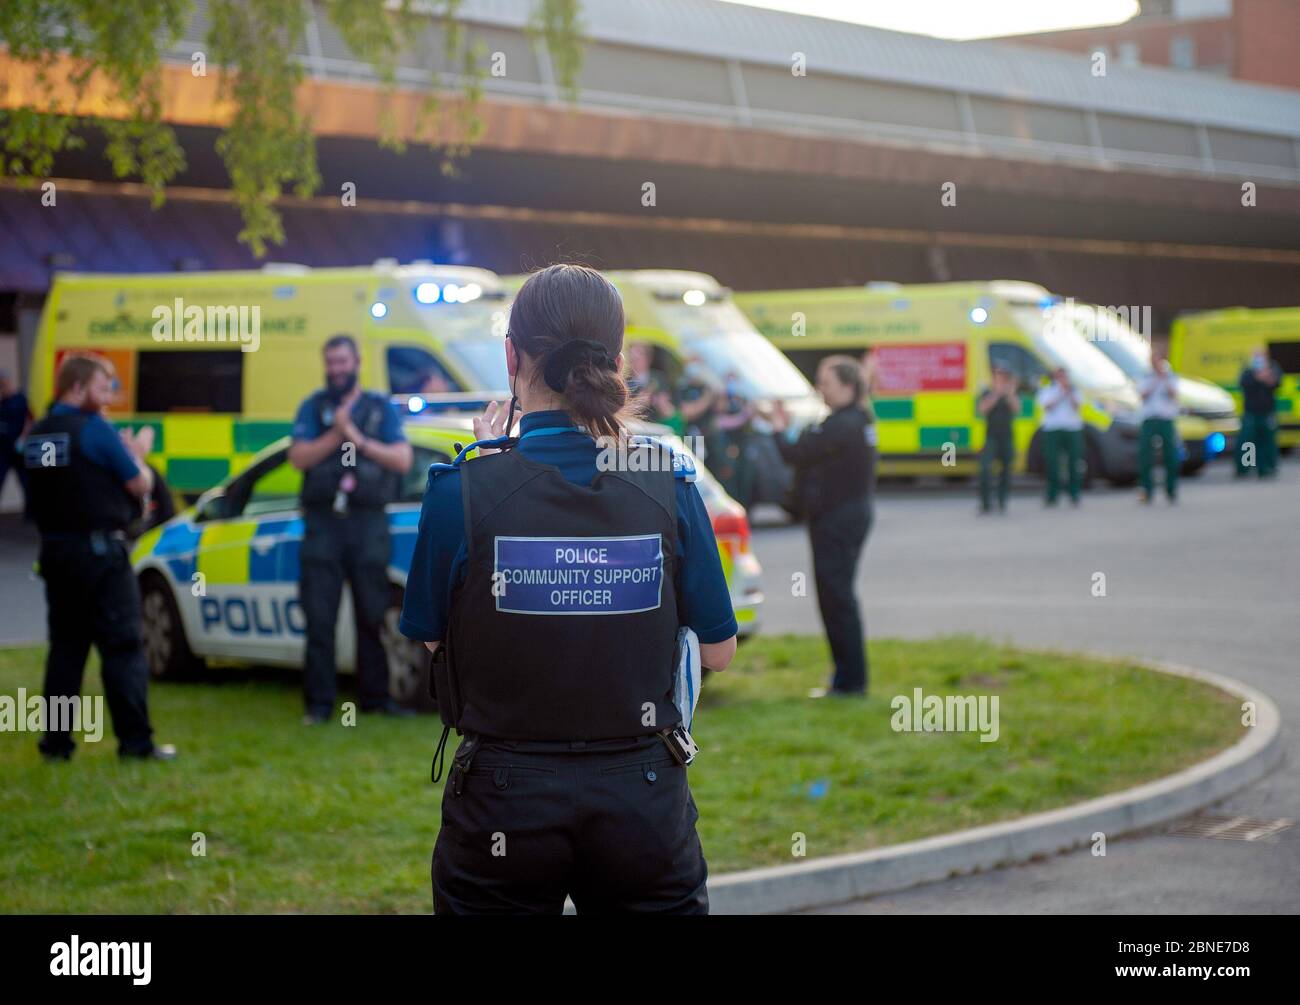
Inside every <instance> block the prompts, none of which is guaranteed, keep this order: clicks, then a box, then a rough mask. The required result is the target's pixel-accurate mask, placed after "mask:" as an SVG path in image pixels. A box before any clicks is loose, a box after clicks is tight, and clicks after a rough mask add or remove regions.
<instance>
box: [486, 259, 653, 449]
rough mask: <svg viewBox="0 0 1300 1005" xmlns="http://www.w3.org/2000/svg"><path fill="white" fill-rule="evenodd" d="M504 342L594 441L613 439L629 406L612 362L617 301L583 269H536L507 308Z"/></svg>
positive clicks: (618, 322)
mask: <svg viewBox="0 0 1300 1005" xmlns="http://www.w3.org/2000/svg"><path fill="white" fill-rule="evenodd" d="M510 339H511V341H513V342H514V344H515V349H516V350H517V351H518V352H520V353H522V354H523V355H525V356H527V357H528V359H529V360H530V361H531V362H532V363H533V375H532V379H533V381H534V382H537V381H541V382H544V383H545V384H546V385H547V387H549V388H550V389H551V390H553V391H555V392H556V393H557V394H559V395H560V396H561V397H562V398H563V399H564V410H565V411H566V412H568V413H569V415H570V416H572V417H573V419H574V421H575V422H577V423H579V424H580V425H582V426H584V427H586V429H587V431H588V432H589V433H591V435H592V436H595V437H610V438H612V439H617V438H618V436H619V434H620V432H621V428H622V424H623V413H624V411H625V409H626V408H627V404H628V390H627V384H626V383H625V382H624V380H623V376H622V374H620V373H619V372H618V368H617V366H616V364H615V362H614V360H615V358H616V357H617V356H618V354H619V353H620V352H622V350H623V301H622V300H621V299H620V298H619V295H618V291H617V290H616V289H614V287H613V285H612V284H611V283H610V282H609V280H608V279H606V278H605V277H604V276H602V275H601V274H600V273H599V272H597V271H596V270H595V269H590V268H588V267H587V266H585V265H552V266H550V267H548V268H545V269H542V270H541V271H539V272H534V273H533V274H532V275H531V276H529V277H528V279H527V280H525V281H524V284H523V286H521V287H520V288H519V293H518V294H517V295H516V296H515V302H514V304H513V306H512V307H511V308H510Z"/></svg>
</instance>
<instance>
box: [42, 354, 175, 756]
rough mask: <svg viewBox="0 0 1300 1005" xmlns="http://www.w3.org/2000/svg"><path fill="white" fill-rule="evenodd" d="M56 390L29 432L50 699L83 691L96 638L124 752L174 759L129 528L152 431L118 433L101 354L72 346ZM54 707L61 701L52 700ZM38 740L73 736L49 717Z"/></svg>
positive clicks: (49, 748)
mask: <svg viewBox="0 0 1300 1005" xmlns="http://www.w3.org/2000/svg"><path fill="white" fill-rule="evenodd" d="M54 395H55V402H54V404H53V405H52V406H51V407H50V410H49V412H48V413H47V414H46V415H45V417H44V418H43V419H41V420H40V421H38V422H36V423H35V424H34V425H33V426H32V428H31V430H30V432H29V433H28V435H27V441H26V444H25V446H24V451H23V463H24V466H25V467H26V469H27V512H28V515H29V516H30V517H32V518H33V519H34V520H35V521H36V525H37V527H38V528H39V529H40V532H41V550H40V558H39V560H38V564H39V569H40V574H41V578H42V579H44V580H45V599H46V603H47V605H48V607H49V615H48V622H49V633H50V650H49V654H48V656H47V657H46V662H45V688H44V690H45V699H46V708H47V710H53V709H54V708H55V707H56V705H57V704H61V703H57V702H56V703H52V702H51V699H59V698H62V699H69V698H73V697H76V696H79V695H80V694H81V681H82V676H83V674H84V672H85V668H86V656H87V654H88V653H89V651H90V647H91V645H92V644H93V645H94V646H95V647H96V648H97V649H98V650H99V659H100V665H101V671H100V672H101V675H102V677H103V680H104V696H105V698H106V699H107V702H108V710H109V714H110V715H111V716H112V719H113V731H114V732H115V733H116V734H117V741H118V753H119V754H120V755H121V756H123V757H134V758H145V759H151V760H161V761H169V760H171V759H173V758H174V757H175V756H176V748H175V747H173V746H171V745H160V744H156V743H154V741H153V729H152V727H151V726H150V725H149V706H148V687H149V669H148V665H147V664H146V662H145V656H144V647H143V644H142V642H141V629H140V591H139V588H138V586H137V584H136V579H135V573H134V572H133V571H132V569H131V558H130V554H129V552H128V548H127V540H126V533H125V531H126V528H127V527H128V526H129V525H130V524H131V523H132V522H134V521H135V520H137V519H138V518H139V516H140V512H141V510H140V500H141V499H143V498H144V497H145V496H147V495H148V494H149V491H150V489H151V487H152V477H151V475H150V471H149V468H148V467H147V466H146V465H145V463H144V457H145V455H146V454H148V453H149V450H150V449H151V448H152V446H153V431H152V429H150V428H148V427H145V428H144V429H142V430H141V431H140V432H139V433H138V434H136V435H134V436H131V435H129V434H123V435H120V436H119V434H118V433H117V432H116V431H115V430H114V429H113V427H112V426H111V425H110V424H109V423H108V421H107V420H105V419H104V417H103V416H102V415H101V414H100V413H101V411H102V410H103V409H104V408H105V407H106V406H107V405H108V404H109V402H110V401H111V400H112V396H113V373H112V370H111V368H110V367H109V365H108V363H106V362H105V361H104V360H103V359H101V358H99V357H97V356H87V355H71V356H68V357H66V358H65V359H64V360H63V362H62V363H61V364H60V365H59V371H58V373H57V375H56V377H55V384H54ZM51 714H52V711H51ZM48 725H50V726H52V727H55V728H47V731H46V733H45V736H44V737H43V738H42V739H41V741H40V744H39V746H40V750H41V753H42V754H44V755H45V757H46V758H47V759H50V760H67V759H68V758H70V757H71V756H72V752H73V750H74V749H75V747H76V744H75V743H74V742H73V740H72V737H71V736H70V734H69V733H68V731H67V730H66V729H61V728H57V727H58V726H59V725H62V726H66V725H68V724H67V723H66V722H65V723H59V724H55V723H50V724H48Z"/></svg>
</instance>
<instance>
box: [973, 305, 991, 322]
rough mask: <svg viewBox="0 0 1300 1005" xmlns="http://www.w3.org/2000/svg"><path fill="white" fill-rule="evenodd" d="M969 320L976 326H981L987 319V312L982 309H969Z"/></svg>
mask: <svg viewBox="0 0 1300 1005" xmlns="http://www.w3.org/2000/svg"><path fill="white" fill-rule="evenodd" d="M970 319H971V320H972V321H974V322H975V323H976V324H977V325H982V324H983V323H984V322H985V321H987V320H988V319H989V312H988V311H987V310H985V309H984V308H983V307H972V308H971V309H970Z"/></svg>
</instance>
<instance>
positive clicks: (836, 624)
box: [771, 356, 876, 698]
mask: <svg viewBox="0 0 1300 1005" xmlns="http://www.w3.org/2000/svg"><path fill="white" fill-rule="evenodd" d="M817 390H818V391H819V392H820V393H821V396H822V399H823V400H824V401H825V402H826V406H827V407H828V408H829V409H830V410H831V414H830V415H828V416H827V417H826V419H825V420H824V421H823V422H822V423H821V424H820V425H817V426H813V427H811V428H809V429H806V430H804V431H803V433H802V434H801V435H800V436H799V439H798V440H796V441H794V442H793V443H792V442H790V441H789V439H788V438H787V437H785V436H784V435H782V434H783V433H785V432H786V430H787V429H788V428H789V416H788V415H787V414H786V411H785V408H784V406H783V405H782V404H781V402H780V400H779V399H778V401H777V402H776V403H775V405H774V406H773V411H772V415H771V423H772V428H773V430H774V431H775V432H776V433H777V436H776V445H777V449H778V450H780V452H781V456H782V457H783V458H784V459H785V461H786V463H787V464H790V465H791V466H793V467H794V470H795V494H796V498H797V501H798V504H799V506H800V508H801V509H802V512H803V515H804V516H806V517H807V519H808V538H809V541H810V543H811V544H812V555H813V579H814V581H815V582H816V586H817V606H818V607H819V608H820V609H821V616H822V623H823V624H824V625H825V626H826V638H827V641H828V642H829V643H830V647H831V658H832V660H833V661H834V664H835V671H834V674H833V675H832V677H831V681H830V685H829V687H827V688H825V689H822V688H817V689H815V690H814V691H813V693H812V695H811V697H814V698H820V697H823V696H825V695H833V696H837V697H843V696H850V695H859V696H860V695H864V694H866V692H867V684H868V672H867V645H866V637H865V635H866V633H865V629H864V627H863V624H862V613H861V611H860V610H859V608H858V598H857V595H856V594H855V593H854V586H853V582H854V577H855V575H856V572H857V567H858V559H859V557H860V556H861V555H862V548H863V546H864V545H865V544H866V541H867V534H868V532H869V531H870V530H871V523H872V495H873V494H874V491H875V483H876V429H875V424H874V419H873V417H872V414H871V412H870V411H869V410H868V409H869V406H868V405H867V404H866V397H865V396H866V387H865V384H864V381H863V376H862V366H861V364H860V363H859V362H858V361H857V360H856V359H854V358H853V357H852V356H827V357H826V358H825V359H823V360H822V361H821V364H820V365H819V366H818V367H817Z"/></svg>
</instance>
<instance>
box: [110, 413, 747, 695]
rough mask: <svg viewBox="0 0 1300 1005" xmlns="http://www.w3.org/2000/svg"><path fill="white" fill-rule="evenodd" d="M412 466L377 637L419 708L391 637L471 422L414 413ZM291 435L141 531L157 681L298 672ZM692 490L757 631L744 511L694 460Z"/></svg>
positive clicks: (417, 658)
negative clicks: (432, 496) (427, 513)
mask: <svg viewBox="0 0 1300 1005" xmlns="http://www.w3.org/2000/svg"><path fill="white" fill-rule="evenodd" d="M404 428H405V431H406V435H407V438H408V439H409V440H410V443H411V446H412V448H413V450H414V454H415V463H414V464H413V465H412V466H411V470H410V472H409V473H408V474H407V475H406V477H405V478H404V479H403V481H402V485H401V488H400V491H399V494H398V500H397V502H395V503H393V504H391V505H389V506H388V507H387V511H388V526H389V530H390V532H391V536H392V551H391V554H390V557H389V563H388V581H389V604H388V610H387V611H386V613H385V616H384V623H383V627H382V629H381V638H382V641H383V644H384V649H385V651H386V653H387V655H388V668H389V689H390V691H391V693H392V695H393V697H394V698H395V699H396V700H397V701H399V702H401V703H402V704H404V705H407V706H409V707H414V708H428V707H429V705H430V702H429V699H428V697H427V695H428V687H427V681H426V675H427V669H428V660H427V658H426V653H425V650H424V647H423V646H422V645H421V644H420V643H418V642H412V641H410V640H409V639H406V638H405V637H404V636H402V635H401V634H399V633H398V631H397V623H398V618H399V617H400V615H401V611H402V591H403V588H404V587H405V585H406V574H407V571H408V570H409V568H410V564H411V555H412V553H413V551H414V548H415V536H416V529H417V525H418V523H419V518H420V501H421V499H422V498H423V495H424V487H425V482H426V478H427V471H428V467H429V465H430V464H432V463H435V462H447V461H450V460H451V459H452V458H453V457H455V455H456V453H457V451H458V449H459V446H460V445H463V444H467V443H469V442H471V441H472V440H473V439H474V435H473V425H472V420H471V419H470V418H468V417H461V416H451V415H430V416H418V417H414V418H411V419H409V420H408V421H407V422H406V424H405V426H404ZM634 432H637V433H639V434H644V435H653V436H655V437H656V438H657V439H660V440H663V441H664V442H667V443H668V444H669V445H671V446H672V448H673V451H674V453H675V454H678V455H681V456H682V457H684V458H686V459H687V460H688V461H693V458H692V457H691V455H690V452H689V450H688V449H687V447H686V445H685V444H684V443H683V442H682V441H681V440H680V439H677V438H675V437H673V436H672V434H671V433H670V432H669V431H668V430H666V429H663V428H662V427H654V426H641V427H638V428H636V429H635V430H634ZM289 443H290V441H289V438H288V437H285V438H284V439H281V440H279V441H277V442H275V443H273V444H271V445H270V446H268V447H266V448H265V449H264V450H263V451H262V452H261V453H259V454H257V455H256V456H255V457H254V458H253V460H252V462H251V463H250V464H249V466H248V467H247V468H246V469H245V470H244V471H243V472H242V473H240V474H239V475H236V476H234V477H232V478H229V479H227V480H226V481H224V482H222V483H221V484H219V485H217V486H216V487H215V488H212V489H209V490H208V491H207V492H205V493H204V494H203V495H202V496H200V497H199V499H198V501H197V502H196V503H195V505H194V506H193V507H191V508H190V509H187V510H185V511H183V512H181V513H179V514H178V515H177V516H175V517H174V518H173V519H171V520H169V521H167V522H166V523H164V524H162V525H160V526H158V527H155V528H153V529H152V530H150V531H149V532H147V533H146V534H145V535H144V536H143V537H141V538H140V540H139V541H138V542H137V543H136V546H135V550H134V552H133V554H132V561H133V563H134V566H135V570H136V574H137V575H138V577H139V581H140V593H141V599H142V604H143V619H144V645H145V654H146V656H147V658H148V662H149V669H150V671H151V673H153V674H154V675H155V676H157V677H179V676H184V675H185V674H187V673H191V672H193V671H194V670H196V669H198V668H200V667H201V666H202V665H203V664H204V663H205V662H207V661H211V662H223V663H224V662H241V663H256V664H264V665H269V666H286V667H301V666H302V660H303V649H304V641H305V634H304V633H305V631H306V622H305V619H304V617H303V611H302V606H301V604H300V603H299V601H298V547H299V544H300V543H301V540H302V532H303V521H302V514H301V512H300V511H299V509H298V492H299V489H300V488H301V486H302V474H301V472H299V471H298V470H296V469H295V468H294V467H293V466H292V465H291V464H290V463H289ZM695 468H696V479H695V484H696V486H697V488H698V489H699V491H700V495H701V497H702V498H703V499H704V504H705V507H706V508H707V510H708V512H709V516H710V518H711V519H712V521H713V529H714V533H715V535H716V536H717V539H718V551H719V555H720V558H721V559H722V567H723V571H724V572H725V573H726V576H727V583H728V585H729V586H730V588H731V599H732V606H733V607H734V609H735V612H736V620H737V621H738V623H739V625H740V635H741V637H742V638H743V637H745V636H747V635H750V634H753V633H754V632H755V631H756V630H757V628H758V611H759V608H760V606H761V604H762V600H763V595H762V591H761V588H760V586H759V576H760V574H761V569H760V567H759V564H758V561H757V559H756V558H755V556H754V554H753V552H752V551H751V550H750V532H749V521H748V519H747V517H746V515H745V510H744V508H743V507H741V506H740V504H739V503H737V502H736V501H735V500H734V499H732V498H731V497H730V496H728V495H727V494H726V492H725V491H723V489H722V486H721V485H719V484H718V482H717V481H716V480H714V478H713V477H712V476H711V475H710V474H709V473H708V472H707V470H705V469H704V467H703V466H702V465H700V464H698V462H696V463H695ZM354 638H355V636H354V629H353V618H352V603H351V598H350V596H349V594H348V591H347V590H346V589H345V590H344V592H343V603H342V608H341V610H340V613H339V619H338V635H337V640H336V641H337V646H336V652H337V658H338V667H339V669H340V670H343V671H347V672H351V671H352V670H353V669H354V667H353V660H354V658H355V655H356V654H355V642H354Z"/></svg>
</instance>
